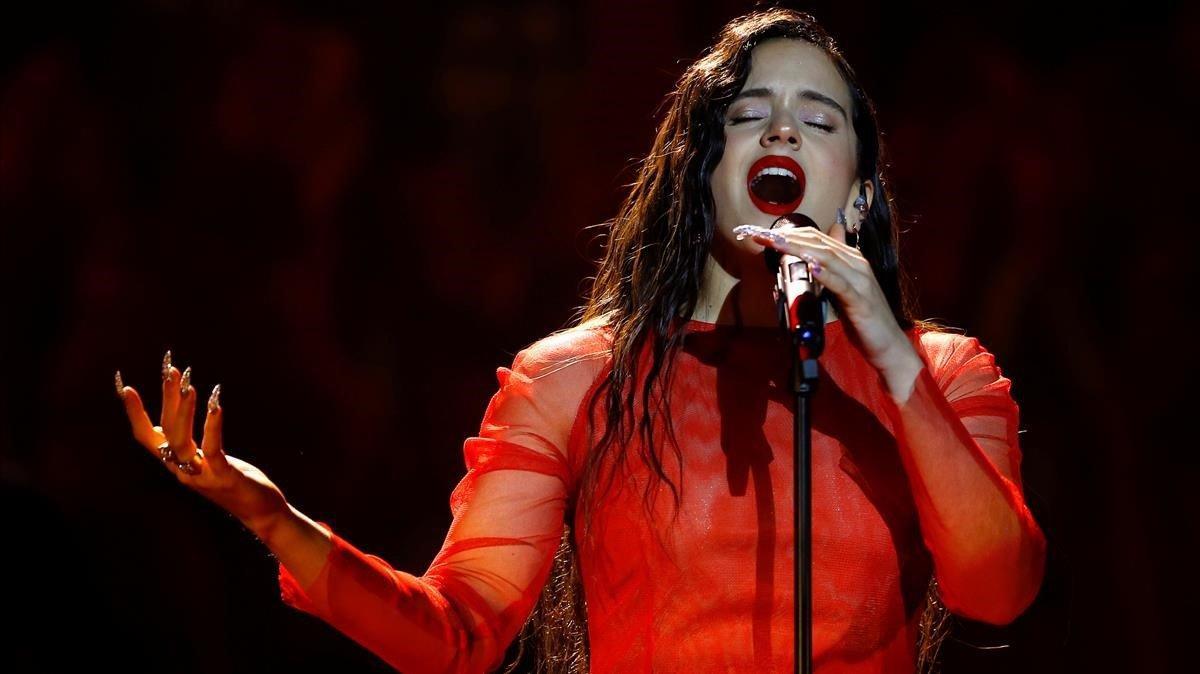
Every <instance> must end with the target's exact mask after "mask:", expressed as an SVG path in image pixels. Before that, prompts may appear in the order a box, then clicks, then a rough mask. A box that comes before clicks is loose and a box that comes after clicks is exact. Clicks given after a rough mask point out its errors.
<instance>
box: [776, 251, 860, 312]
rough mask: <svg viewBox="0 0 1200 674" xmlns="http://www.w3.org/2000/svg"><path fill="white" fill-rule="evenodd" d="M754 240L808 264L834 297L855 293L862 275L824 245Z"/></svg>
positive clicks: (844, 296)
mask: <svg viewBox="0 0 1200 674" xmlns="http://www.w3.org/2000/svg"><path fill="white" fill-rule="evenodd" d="M754 240H755V241H757V242H759V243H762V244H763V245H765V246H767V247H769V248H773V249H774V250H777V251H779V252H781V253H785V254H788V255H794V256H796V257H798V258H801V259H803V260H805V261H807V262H808V266H809V269H810V270H811V271H812V273H813V277H814V278H815V279H816V280H817V281H820V282H821V285H823V286H825V288H826V289H828V290H829V291H830V292H832V293H833V294H834V295H837V296H838V297H839V298H842V299H843V300H845V299H847V296H848V295H849V294H850V293H852V292H853V291H854V285H853V279H854V277H855V275H857V274H861V273H862V272H861V271H860V270H857V269H855V268H854V267H853V266H852V265H851V264H850V263H849V262H848V261H847V260H845V259H844V258H843V257H842V256H840V255H838V253H837V252H836V251H835V250H834V249H833V248H832V247H831V246H828V245H826V244H824V243H816V242H813V241H801V242H797V241H793V240H791V239H784V240H780V239H779V238H777V237H769V236H762V235H755V237H754Z"/></svg>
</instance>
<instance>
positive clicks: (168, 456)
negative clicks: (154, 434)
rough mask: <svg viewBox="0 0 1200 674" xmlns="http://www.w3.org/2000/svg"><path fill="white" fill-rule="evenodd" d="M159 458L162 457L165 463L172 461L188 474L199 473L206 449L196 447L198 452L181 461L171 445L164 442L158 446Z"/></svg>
mask: <svg viewBox="0 0 1200 674" xmlns="http://www.w3.org/2000/svg"><path fill="white" fill-rule="evenodd" d="M158 458H160V459H162V461H163V463H172V464H174V465H175V467H176V468H178V469H179V470H182V471H183V472H185V473H187V474H188V475H198V474H199V473H200V467H201V465H202V464H203V463H204V450H202V449H200V448H199V447H197V448H196V453H195V454H193V455H192V458H190V459H188V460H187V461H180V460H179V457H178V456H176V454H175V452H174V451H172V450H171V446H170V445H169V444H168V443H166V442H164V443H162V444H160V445H159V446H158Z"/></svg>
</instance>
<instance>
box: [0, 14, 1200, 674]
mask: <svg viewBox="0 0 1200 674" xmlns="http://www.w3.org/2000/svg"><path fill="white" fill-rule="evenodd" d="M897 4H898V3H883V4H880V5H878V6H871V5H864V4H862V3H846V2H814V3H808V4H804V5H797V6H799V7H801V8H804V9H809V10H811V11H813V12H814V13H815V14H816V15H817V17H818V18H819V19H821V20H822V21H823V22H824V23H825V24H826V25H827V27H828V28H829V29H830V30H831V31H832V32H833V33H834V34H835V35H836V36H838V37H839V39H840V41H841V43H842V45H843V47H844V50H845V52H846V54H847V56H848V58H849V59H850V61H851V63H852V64H854V66H855V68H856V70H857V71H858V72H859V74H860V76H861V78H862V80H863V82H864V84H865V86H866V88H867V91H868V93H869V94H870V95H872V96H873V97H874V98H875V100H876V102H877V104H878V106H879V108H880V114H881V123H882V125H883V128H884V129H885V131H886V132H887V138H888V140H889V141H890V149H891V151H892V160H893V180H894V183H895V186H896V189H897V193H898V198H899V203H900V206H901V209H902V210H903V213H904V215H905V218H906V220H905V233H904V235H903V239H902V254H903V255H904V257H905V258H906V260H907V262H908V264H909V267H910V269H911V271H912V272H913V275H914V276H915V277H916V285H917V286H918V287H919V289H920V301H921V307H922V311H921V315H922V316H924V317H927V318H928V317H937V318H941V319H944V320H946V321H948V322H950V323H952V324H954V325H957V326H960V327H962V328H965V329H966V330H967V331H968V333H969V334H973V335H976V336H978V337H979V338H980V339H981V340H982V341H983V343H984V345H985V346H987V347H988V348H989V349H990V350H991V351H993V352H994V353H995V354H996V355H997V358H998V361H999V363H1000V364H1001V366H1002V367H1003V368H1004V371H1005V373H1006V374H1007V375H1008V376H1009V377H1010V378H1011V379H1012V380H1013V381H1014V387H1013V394H1014V397H1015V398H1016V399H1017V402H1018V403H1019V404H1020V406H1021V412H1022V428H1023V429H1024V431H1025V432H1024V434H1023V435H1022V438H1023V439H1022V447H1023V450H1024V452H1025V461H1024V478H1025V481H1026V482H1025V484H1026V490H1027V496H1028V499H1029V501H1030V504H1031V507H1032V508H1033V510H1034V512H1035V514H1036V516H1037V518H1038V520H1039V522H1040V523H1041V524H1042V525H1043V527H1044V529H1045V531H1046V533H1047V536H1048V537H1049V540H1050V545H1051V547H1050V555H1051V557H1050V562H1049V575H1048V577H1047V580H1046V583H1045V585H1044V588H1043V592H1042V594H1041V596H1040V597H1039V599H1038V601H1037V602H1036V603H1035V604H1034V606H1033V607H1032V608H1031V609H1030V610H1029V611H1028V612H1027V613H1026V615H1024V616H1023V617H1022V618H1020V619H1019V620H1017V621H1016V622H1015V623H1014V624H1013V625H1011V626H1009V627H1007V628H1004V629H997V628H987V627H984V626H980V625H972V624H969V623H962V624H960V626H959V627H958V628H957V629H956V631H955V637H954V639H953V640H952V641H951V642H949V643H948V645H947V646H946V660H947V664H946V671H947V672H999V671H1034V672H1084V671H1088V672H1101V671H1103V672H1108V671H1113V672H1117V671H1120V672H1130V671H1137V672H1165V671H1170V670H1172V669H1175V668H1177V667H1179V666H1181V665H1182V663H1183V661H1184V660H1183V657H1184V654H1185V652H1188V651H1190V650H1191V649H1190V648H1189V646H1191V645H1192V644H1193V643H1194V638H1195V637H1194V636H1193V631H1194V630H1193V628H1194V623H1195V621H1194V619H1192V618H1191V617H1190V614H1192V613H1193V612H1194V608H1193V607H1194V606H1195V605H1196V603H1197V599H1198V596H1197V594H1198V593H1197V592H1196V586H1195V583H1194V582H1193V581H1192V578H1191V577H1192V576H1194V569H1195V568H1196V562H1195V556H1194V555H1193V554H1192V553H1193V549H1194V548H1195V547H1196V546H1195V545H1194V544H1195V541H1196V538H1197V536H1196V534H1197V528H1198V525H1197V521H1198V519H1197V514H1198V510H1200V508H1197V505H1196V501H1195V494H1196V486H1195V485H1196V484H1197V477H1200V476H1198V474H1197V473H1198V471H1197V463H1198V462H1197V460H1196V458H1195V455H1194V451H1195V448H1196V442H1195V440H1194V439H1192V438H1191V436H1190V435H1189V433H1190V431H1189V430H1188V429H1189V427H1188V426H1187V424H1185V423H1183V422H1187V421H1188V419H1189V418H1192V417H1189V416H1187V412H1188V411H1189V407H1188V405H1186V403H1185V401H1186V400H1187V398H1188V397H1189V396H1188V392H1189V387H1190V385H1191V383H1192V381H1193V380H1194V377H1195V375H1196V368H1195V365H1194V364H1193V363H1194V361H1195V355H1194V354H1195V351H1196V347H1195V346H1194V345H1193V343H1192V340H1193V338H1194V335H1196V328H1197V325H1196V319H1195V317H1194V314H1193V311H1192V304H1191V303H1190V295H1191V289H1192V288H1191V286H1192V284H1191V280H1192V277H1193V276H1194V262H1193V259H1194V257H1193V256H1194V253H1193V251H1194V250H1195V248H1196V244H1197V235H1196V228H1195V222H1194V218H1193V217H1192V215H1191V213H1190V209H1191V199H1190V197H1191V195H1192V194H1194V192H1195V187H1194V176H1195V166H1194V163H1195V154H1194V150H1195V144H1194V142H1193V139H1192V135H1193V134H1192V133H1191V132H1192V128H1193V121H1194V120H1195V119H1196V116H1197V94H1196V82H1197V74H1198V73H1200V58H1198V51H1197V49H1195V44H1196V42H1197V40H1200V21H1198V19H1200V14H1198V13H1197V11H1196V10H1195V9H1194V7H1195V6H1194V5H1193V6H1192V7H1193V8H1189V9H1183V8H1180V7H1176V6H1174V5H1170V4H1166V3H1160V2H1140V3H1130V4H1128V5H1126V6H1121V5H1113V6H1109V8H1105V7H1103V6H1101V5H1100V4H1099V3H1096V4H1093V5H1090V6H1089V5H1076V6H1072V7H1070V8H1067V7H1065V6H1064V7H1063V8H1061V9H1056V8H1055V7H1054V6H1053V5H1052V4H1051V3H1020V2H1018V3H1012V2H1004V3H999V2H990V3H984V4H978V3H976V4H974V5H973V6H972V7H973V8H972V9H970V10H967V11H964V10H961V9H955V5H954V4H946V5H944V6H940V5H922V6H920V7H917V8H911V7H898V6H897ZM101 5H103V6H101ZM751 7H753V3H750V2H732V1H720V0H710V1H702V2H696V1H692V2H685V1H683V0H673V1H663V2H653V3H642V2H631V1H629V0H604V1H595V0H593V1H589V2H580V3H575V4H565V3H564V4H560V3H555V2H547V1H542V0H526V1H524V2H513V3H505V4H500V3H497V4H495V5H492V4H487V3H464V2H457V1H451V2H439V3H425V4H423V5H422V6H421V7H420V8H414V7H412V6H408V5H407V4H405V3H392V2H375V3H332V2H330V3H250V2H241V1H238V0H223V1H216V2H214V1H200V0H197V1H185V0H178V1H175V2H171V1H168V0H158V1H141V2H134V1H130V2H109V3H78V4H76V3H65V2H45V3H38V4H37V5H36V7H26V8H24V9H23V10H22V11H20V12H16V13H13V12H12V11H11V10H6V16H5V19H4V20H3V21H0V262H2V263H0V275H2V276H0V278H2V279H3V295H2V297H3V312H2V313H0V321H2V325H3V330H0V372H3V376H4V381H5V386H4V387H3V393H2V395H3V400H2V401H0V402H2V403H3V404H2V405H0V505H2V506H3V507H4V509H3V513H4V515H5V517H4V522H5V528H6V532H5V534H6V535H5V536H4V538H5V543H4V547H3V552H2V553H0V560H2V561H0V564H2V567H0V573H2V574H3V576H2V578H3V583H4V584H3V597H4V599H3V609H4V613H5V616H6V620H5V626H4V628H3V631H0V669H3V670H4V671H7V672H18V671H20V672H25V671H47V672H51V671H67V670H77V669H81V668H84V667H87V668H88V669H95V668H96V667H97V666H99V665H111V666H113V667H116V668H117V669H118V670H119V671H128V672H141V671H146V672H226V671H228V672H251V671H255V672H261V671H289V672H299V671H318V670H326V671H328V670H330V669H332V670H333V671H386V669H387V668H386V667H385V666H384V665H383V664H382V663H381V662H380V661H379V660H377V659H375V657H374V656H372V655H370V654H369V653H367V652H366V651H364V650H362V649H360V648H359V647H358V646H357V645H355V644H354V643H353V642H351V641H350V640H348V639H347V638H345V637H343V636H342V635H340V634H339V633H337V632H336V631H334V630H332V629H331V628H329V627H328V626H326V625H324V624H323V623H320V622H319V621H317V620H315V619H313V618H311V617H309V616H307V615H305V614H301V613H299V612H296V611H294V610H292V609H290V608H288V607H286V606H284V605H283V604H282V603H281V602H280V601H279V597H278V588H277V586H276V581H275V572H276V567H275V562H274V560H273V559H272V558H271V557H270V555H269V553H268V551H267V550H266V548H264V547H263V546H262V545H260V544H259V543H258V542H257V541H256V540H255V539H254V538H253V537H252V536H251V535H250V534H249V533H248V532H246V531H245V530H244V529H242V528H241V526H240V525H239V524H238V523H237V522H236V521H234V520H232V519H231V518H230V517H229V516H227V515H226V514H224V513H223V512H222V511H220V510H218V509H217V508H216V507H214V506H212V505H211V504H209V503H208V502H207V501H205V500H204V499H202V498H201V497H199V496H198V495H196V494H194V493H191V492H189V491H187V490H186V489H184V488H182V487H181V486H180V485H179V484H178V483H177V482H176V481H175V480H174V479H173V478H172V477H170V476H169V475H168V474H167V473H166V472H165V471H164V470H163V468H162V467H161V465H159V464H158V463H156V461H155V460H154V459H153V458H152V457H151V456H150V455H149V454H148V453H146V452H145V451H144V450H142V449H141V448H139V447H138V446H137V445H136V444H135V443H134V442H133V441H132V440H131V439H130V438H129V434H128V427H127V425H126V422H125V419H124V415H123V413H122V410H121V407H120V405H119V403H118V400H117V398H116V397H115V396H114V395H113V389H112V383H111V382H112V373H113V370H114V369H117V368H120V369H121V370H122V372H123V373H124V374H125V377H126V382H127V383H129V384H131V385H133V386H136V387H138V388H139V389H140V390H143V391H148V394H147V398H148V399H149V400H148V402H149V403H150V404H151V405H152V406H153V407H155V408H156V407H157V395H156V394H155V393H154V389H155V386H156V384H157V381H158V368H159V360H160V358H161V356H162V353H163V351H164V350H165V349H166V348H171V349H172V350H173V351H174V353H175V362H176V363H177V364H179V365H181V366H183V365H191V366H192V367H193V369H194V376H195V379H194V380H195V382H196V384H197V386H198V388H199V389H200V390H201V391H202V394H206V393H207V391H208V389H209V388H210V387H211V386H212V385H213V384H215V383H217V382H220V383H221V384H222V389H223V392H224V395H223V402H224V405H225V407H226V410H227V429H226V438H227V443H228V444H229V446H230V452H231V453H233V454H235V455H237V456H241V457H244V458H246V459H247V460H249V461H251V462H252V463H254V464H256V465H258V466H260V467H262V468H263V469H264V470H265V471H266V472H267V474H268V475H270V476H271V477H272V478H273V479H274V480H275V481H276V482H277V483H278V484H280V485H281V487H282V488H283V489H284V491H285V492H286V494H287V495H288V497H289V500H291V501H292V503H294V504H296V505H297V507H299V508H300V509H301V510H303V511H304V512H306V513H308V514H309V515H310V516H312V517H314V518H318V519H321V520H324V521H326V522H329V523H330V524H331V525H332V526H333V527H334V528H335V530H337V531H339V533H340V534H342V535H343V536H344V537H346V538H347V539H349V540H351V541H353V542H354V543H355V544H356V545H357V546H359V547H360V548H362V549H364V550H366V551H369V552H372V553H374V554H378V555H380V556H382V557H384V558H386V559H388V560H389V561H390V562H391V563H392V564H393V565H394V566H396V567H397V568H401V569H404V570H408V571H411V572H414V573H420V572H422V571H423V570H424V569H425V568H426V566H427V565H428V563H429V561H430V560H431V559H432V557H433V554H434V553H435V551H436V550H437V548H438V547H439V546H440V544H441V541H442V537H443V535H444V532H445V528H446V526H447V524H448V522H449V516H450V515H449V510H448V507H447V499H448V497H449V493H450V490H451V488H452V487H453V485H454V484H455V483H456V482H457V480H458V479H459V477H460V476H461V474H462V470H463V467H462V454H461V448H462V441H463V439H465V438H466V437H468V436H470V435H473V434H474V433H475V432H476V431H477V430H478V424H479V419H480V416H481V414H482V412H483V409H484V406H485V404H486V403H487V400H488V398H489V397H490V396H491V394H492V393H493V392H494V390H495V386H496V380H495V368H496V367H498V366H501V365H508V364H509V363H510V362H511V358H512V355H513V354H514V353H515V352H516V351H517V350H518V349H520V348H522V347H523V346H525V345H527V344H528V343H530V342H532V341H534V340H535V339H537V338H538V337H540V336H542V335H545V334H546V333H548V332H550V331H552V330H554V329H556V328H559V327H562V326H563V325H564V324H565V323H566V321H567V320H568V319H569V317H570V313H571V310H572V308H574V307H575V306H577V305H578V303H579V302H580V301H581V293H582V291H583V290H584V289H585V288H586V279H587V277H588V276H589V275H590V274H591V273H592V271H593V266H592V263H591V260H593V259H595V257H596V256H597V255H598V254H599V248H598V246H597V244H596V240H595V239H596V236H597V235H598V233H599V231H600V230H599V229H596V228H595V227H594V226H595V225H597V224H598V223H601V222H603V221H604V220H607V219H608V218H611V217H612V216H613V215H614V214H615V212H616V208H617V205H618V202H619V199H620V198H621V196H622V195H623V193H624V187H623V186H624V185H626V184H628V183H629V182H630V181H631V180H632V179H633V174H632V172H631V170H630V167H631V165H632V162H633V161H634V160H635V159H636V158H637V157H639V156H640V155H643V154H644V153H645V152H646V151H647V150H649V148H650V143H651V140H652V136H653V131H654V127H655V125H656V122H657V117H656V110H658V106H659V104H660V102H661V101H662V99H663V97H664V95H665V94H666V92H667V91H668V90H669V88H670V86H671V83H672V82H673V81H674V80H675V78H676V77H677V76H678V75H679V73H680V72H681V71H682V69H683V67H684V66H685V64H686V63H688V62H690V61H691V60H692V59H693V58H695V57H696V56H697V55H698V53H699V51H700V49H701V48H702V47H704V46H705V45H706V44H708V43H710V41H711V39H712V37H713V36H714V34H715V32H716V30H717V29H718V28H719V27H720V25H721V24H722V23H724V22H725V21H726V20H728V19H729V18H731V17H733V16H735V15H736V14H739V13H741V12H743V11H745V10H747V9H750V8H751ZM589 226H593V227H592V228H591V229H589ZM1193 421H1194V418H1193ZM1188 423H1191V422H1188Z"/></svg>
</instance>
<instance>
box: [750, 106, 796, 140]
mask: <svg viewBox="0 0 1200 674" xmlns="http://www.w3.org/2000/svg"><path fill="white" fill-rule="evenodd" d="M759 142H760V143H761V144H762V146H763V147H770V146H771V145H772V144H773V143H787V144H788V145H790V146H792V148H793V149H794V148H797V147H800V133H799V132H798V131H797V130H796V123H795V121H794V120H792V116H791V115H790V114H788V113H787V111H785V110H776V111H775V112H773V113H772V114H771V123H770V124H768V125H767V128H766V130H765V131H763V135H762V138H761V139H760V140H759Z"/></svg>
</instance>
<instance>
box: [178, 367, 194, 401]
mask: <svg viewBox="0 0 1200 674" xmlns="http://www.w3.org/2000/svg"><path fill="white" fill-rule="evenodd" d="M191 386H192V368H191V367H187V368H185V369H184V371H183V377H182V378H181V379H180V380H179V395H181V396H185V395H187V393H188V389H189V388H191Z"/></svg>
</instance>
